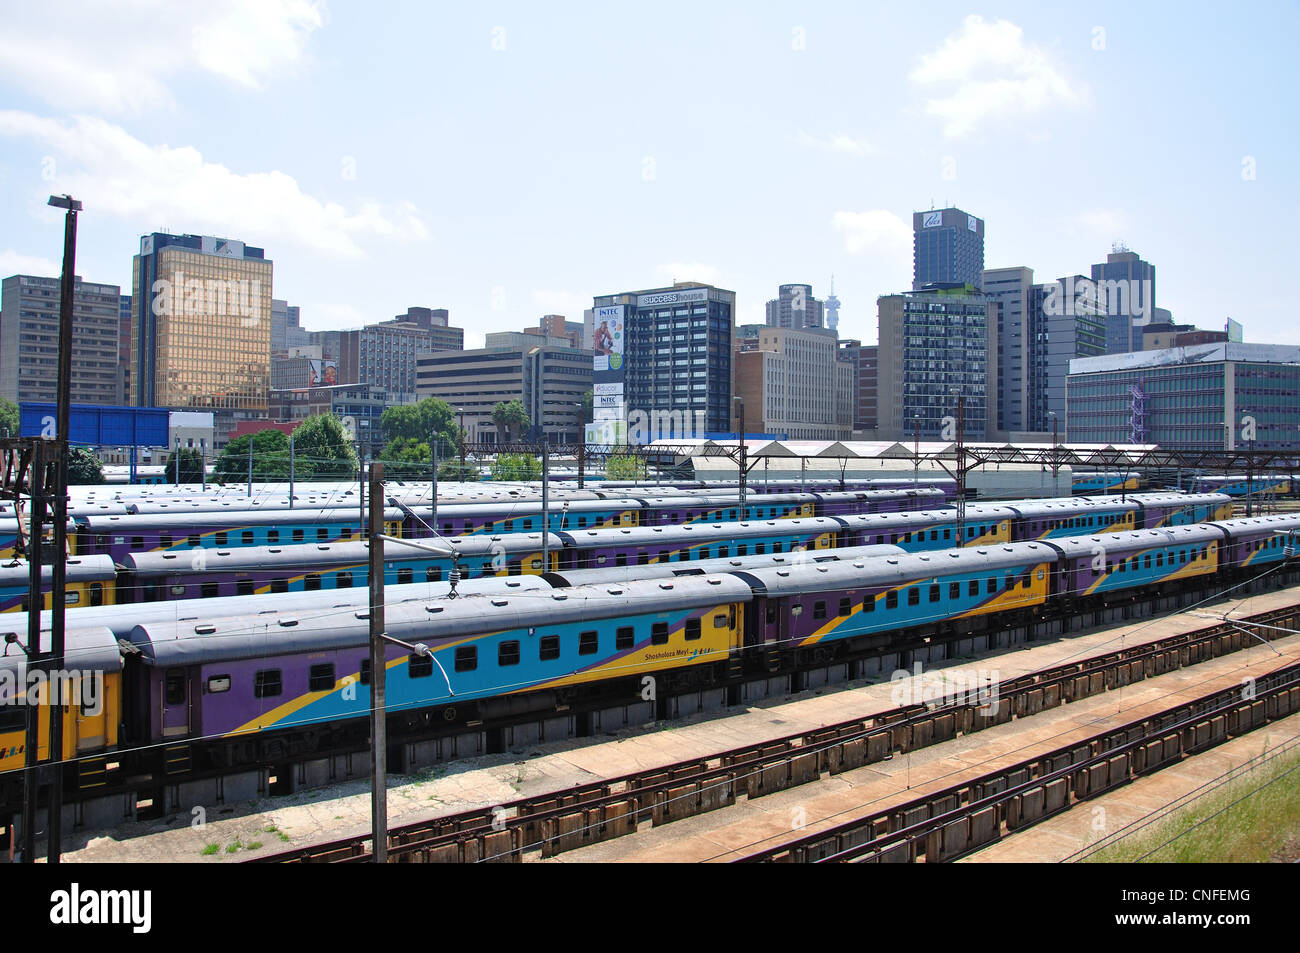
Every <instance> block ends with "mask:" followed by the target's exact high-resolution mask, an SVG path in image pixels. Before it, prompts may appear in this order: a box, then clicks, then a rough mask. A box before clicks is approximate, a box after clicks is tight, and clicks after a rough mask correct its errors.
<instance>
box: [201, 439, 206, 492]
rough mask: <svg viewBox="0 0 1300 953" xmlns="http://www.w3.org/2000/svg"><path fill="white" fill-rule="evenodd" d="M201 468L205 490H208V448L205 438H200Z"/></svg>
mask: <svg viewBox="0 0 1300 953" xmlns="http://www.w3.org/2000/svg"><path fill="white" fill-rule="evenodd" d="M199 470H200V471H201V472H202V474H203V476H202V480H203V492H204V493H206V492H208V448H207V445H206V443H205V441H204V438H202V437H200V438H199Z"/></svg>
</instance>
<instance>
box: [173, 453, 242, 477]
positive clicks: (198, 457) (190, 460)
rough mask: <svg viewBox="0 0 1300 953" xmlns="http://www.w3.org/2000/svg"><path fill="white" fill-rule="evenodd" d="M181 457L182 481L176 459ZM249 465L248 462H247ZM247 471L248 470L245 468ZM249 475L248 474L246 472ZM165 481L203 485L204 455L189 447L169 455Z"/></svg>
mask: <svg viewBox="0 0 1300 953" xmlns="http://www.w3.org/2000/svg"><path fill="white" fill-rule="evenodd" d="M244 454H245V456H247V454H248V450H247V448H245V450H244ZM177 456H179V457H180V479H179V480H178V479H177V475H176V458H177ZM245 463H247V461H245ZM245 470H246V471H247V468H245ZM245 475H247V472H245ZM163 480H164V481H165V482H167V483H177V482H179V483H202V482H203V454H202V453H200V452H199V451H198V450H192V449H190V448H189V447H181V448H180V450H179V451H178V452H177V453H169V454H168V455H167V463H166V466H165V468H164V470H163Z"/></svg>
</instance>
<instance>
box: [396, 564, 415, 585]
mask: <svg viewBox="0 0 1300 953" xmlns="http://www.w3.org/2000/svg"><path fill="white" fill-rule="evenodd" d="M414 578H415V571H414V570H412V569H411V567H409V566H407V567H406V568H405V569H398V570H397V584H398V585H399V586H403V585H406V584H407V583H409V582H410V581H411V580H412V579H414Z"/></svg>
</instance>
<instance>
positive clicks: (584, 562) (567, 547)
mask: <svg viewBox="0 0 1300 953" xmlns="http://www.w3.org/2000/svg"><path fill="white" fill-rule="evenodd" d="M842 528H843V523H842V522H841V520H840V519H838V518H834V519H832V518H828V517H822V516H816V517H812V518H811V519H771V520H763V521H753V522H741V523H709V524H704V523H692V524H688V525H685V526H643V527H639V528H635V529H620V530H587V531H586V532H564V533H559V534H557V535H558V536H559V537H560V539H561V540H563V542H564V551H563V555H562V556H561V560H560V568H562V569H598V568H600V567H602V566H628V565H654V564H655V563H661V562H686V561H690V560H704V559H725V558H727V557H729V556H732V555H736V556H745V555H748V554H750V553H753V554H756V555H762V554H764V553H769V552H771V553H780V552H791V551H794V550H797V549H805V550H813V549H831V548H834V547H835V546H838V545H839V543H840V539H839V533H840V530H841V529H842Z"/></svg>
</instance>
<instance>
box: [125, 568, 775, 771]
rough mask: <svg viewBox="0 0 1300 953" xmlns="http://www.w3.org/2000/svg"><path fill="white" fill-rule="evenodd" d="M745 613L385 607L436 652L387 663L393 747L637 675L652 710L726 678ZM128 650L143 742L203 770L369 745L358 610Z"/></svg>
mask: <svg viewBox="0 0 1300 953" xmlns="http://www.w3.org/2000/svg"><path fill="white" fill-rule="evenodd" d="M749 599H750V591H749V587H748V586H746V585H745V584H744V583H743V582H741V581H740V580H738V579H736V578H735V577H732V576H726V575H721V576H704V577H692V578H690V579H676V580H672V581H665V580H652V581H637V582H630V583H627V584H626V585H620V586H602V587H588V588H579V589H569V590H565V591H563V592H553V593H547V592H541V591H530V592H524V593H516V594H512V595H509V596H492V595H472V596H465V597H463V598H460V599H456V600H454V601H448V602H442V603H431V604H428V605H424V606H415V605H400V606H393V607H388V608H387V609H386V612H385V627H386V630H387V632H388V634H389V635H391V636H393V637H394V638H397V639H400V640H402V641H405V642H408V643H411V644H424V645H426V646H428V648H429V649H430V652H431V654H430V655H427V656H422V655H413V654H410V653H408V652H407V651H406V650H404V649H402V648H400V647H398V646H394V645H389V646H388V647H387V649H386V651H387V659H386V670H387V671H386V692H387V695H386V700H387V705H388V711H389V728H390V732H391V736H392V738H393V740H394V741H397V740H400V739H401V738H402V736H403V735H404V734H405V733H407V732H411V731H416V730H420V729H423V730H424V732H425V733H426V734H427V731H428V726H429V725H439V726H443V727H444V728H454V727H455V726H465V725H466V724H467V723H469V722H476V721H482V720H486V719H497V718H500V717H502V716H503V715H507V714H518V715H524V714H525V713H526V712H528V711H537V710H545V709H552V710H553V709H555V708H557V707H559V706H560V705H562V704H567V703H569V702H571V701H573V700H574V699H576V698H578V697H583V698H590V697H604V696H608V697H610V698H611V699H616V700H618V701H621V702H627V701H628V700H629V699H636V698H639V696H640V686H641V678H642V677H643V676H645V675H653V676H655V677H657V678H662V679H663V682H662V683H661V686H660V688H661V691H660V694H661V697H664V696H666V694H667V693H668V692H669V691H672V690H674V687H675V686H680V685H681V684H685V683H707V682H711V681H716V680H718V679H721V678H725V677H726V676H727V675H728V674H729V670H730V669H731V668H733V667H734V666H735V665H738V662H739V658H740V643H741V633H742V631H743V626H744V608H745V606H746V604H747V603H748V601H749ZM130 641H131V643H132V644H133V645H134V646H135V652H136V654H135V655H134V656H133V659H138V662H139V663H140V664H139V668H138V669H137V670H136V671H135V673H134V674H132V675H131V677H133V678H135V679H138V680H139V683H140V685H141V687H140V688H139V693H140V694H141V696H142V697H145V698H149V699H151V700H153V701H156V702H157V704H151V705H150V706H149V711H148V715H147V718H148V722H147V723H148V726H149V727H148V740H150V741H153V742H155V743H157V742H167V743H169V745H171V746H177V745H180V744H182V743H186V742H188V743H191V744H192V748H191V750H190V751H188V752H187V754H188V755H189V756H190V757H191V758H192V759H193V763H194V765H195V767H196V768H197V769H198V770H203V769H204V768H209V767H230V766H232V765H236V764H247V763H261V764H267V763H274V761H275V759H276V758H278V757H282V756H284V755H287V754H288V753H290V751H292V752H293V754H294V755H301V754H303V753H306V752H309V751H312V750H316V749H317V748H320V749H324V748H328V747H331V746H333V745H335V744H337V743H339V742H340V741H341V740H342V739H344V738H346V737H349V736H351V738H352V739H354V740H355V739H356V738H364V737H365V735H366V732H367V731H368V728H367V719H366V716H367V714H368V711H369V707H370V691H369V683H370V672H369V620H368V613H367V612H366V611H365V610H360V611H356V612H352V611H348V612H339V613H337V614H335V615H332V616H331V615H317V616H315V617H312V618H301V617H298V616H291V615H261V616H241V617H234V618H225V619H217V620H215V621H211V622H198V623H194V622H183V623H178V622H151V623H147V624H143V625H139V626H136V628H135V629H134V630H133V631H132V634H131V640H130ZM460 730H461V731H463V730H465V728H464V727H460ZM159 757H161V755H159Z"/></svg>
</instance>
